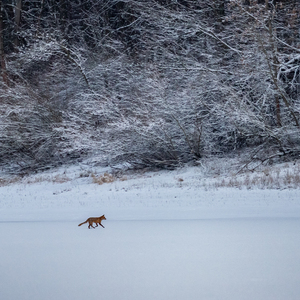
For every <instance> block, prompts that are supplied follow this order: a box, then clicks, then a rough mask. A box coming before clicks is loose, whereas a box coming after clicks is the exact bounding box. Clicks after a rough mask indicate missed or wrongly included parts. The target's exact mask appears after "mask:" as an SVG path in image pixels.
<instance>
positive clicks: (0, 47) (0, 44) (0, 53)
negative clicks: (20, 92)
mask: <svg viewBox="0 0 300 300" xmlns="http://www.w3.org/2000/svg"><path fill="white" fill-rule="evenodd" d="M2 7H3V1H2V0H0V71H1V76H2V79H3V82H4V83H5V84H6V85H7V84H8V78H7V73H6V64H5V54H4V37H3V15H2Z"/></svg>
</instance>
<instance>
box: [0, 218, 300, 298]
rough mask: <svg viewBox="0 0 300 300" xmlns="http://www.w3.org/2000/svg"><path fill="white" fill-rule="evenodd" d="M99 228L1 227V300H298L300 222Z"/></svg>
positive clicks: (39, 224) (177, 223) (192, 222)
mask: <svg viewBox="0 0 300 300" xmlns="http://www.w3.org/2000/svg"><path fill="white" fill-rule="evenodd" d="M103 223H104V224H105V226H106V228H105V229H103V228H97V229H95V230H88V229H87V227H85V226H81V227H77V223H75V222H11V223H9V222H3V223H0V240H1V247H0V257H1V263H0V267H1V270H2V271H1V273H0V290H1V299H7V300H17V299H22V300H41V299H43V300H57V299H60V300H64V299H65V300H69V299H73V300H77V299H78V300H80V299H106V300H119V299H120V300H121V299H122V300H126V299H128V300H139V299H143V300H148V299H149V300H150V299H151V300H152V299H157V300H160V299H161V300H165V299H174V300H177V299H178V300H179V299H189V300H193V299H195V300H198V299H224V300H227V299H228V300H241V299H249V300H253V299H256V300H276V299H278V300H281V299H282V300H283V299H289V300H293V299H294V300H296V299H299V295H300V252H299V249H300V236H299V232H300V220H299V219H283V218H281V219H276V218H275V219H271V218H268V219H265V218H260V219H210V220H209V219H206V220H180V221H175V220H169V221H155V220H152V221H109V220H107V221H104V222H103ZM85 225H86V224H85Z"/></svg>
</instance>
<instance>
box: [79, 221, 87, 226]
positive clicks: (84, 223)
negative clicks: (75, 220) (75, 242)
mask: <svg viewBox="0 0 300 300" xmlns="http://www.w3.org/2000/svg"><path fill="white" fill-rule="evenodd" d="M87 222H88V220H86V221H85V222H83V223H80V224H78V226H81V225H83V224H85V223H87Z"/></svg>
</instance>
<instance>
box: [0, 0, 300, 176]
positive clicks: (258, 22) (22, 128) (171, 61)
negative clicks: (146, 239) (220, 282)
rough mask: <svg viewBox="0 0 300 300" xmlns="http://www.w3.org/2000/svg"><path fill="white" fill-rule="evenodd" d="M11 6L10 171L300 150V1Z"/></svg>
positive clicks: (4, 90)
mask: <svg viewBox="0 0 300 300" xmlns="http://www.w3.org/2000/svg"><path fill="white" fill-rule="evenodd" d="M0 5H1V13H0V60H1V78H0V88H1V94H0V109H1V114H0V166H1V167H2V168H3V170H5V171H9V172H31V171H37V170H42V169H45V168H50V167H53V166H57V165H59V164H64V163H71V162H74V161H77V160H81V159H83V158H86V157H97V160H98V161H99V163H100V164H106V165H111V166H118V165H124V164H126V165H127V166H129V167H132V168H145V167H148V168H175V167H177V166H180V165H181V164H183V163H187V162H199V161H201V159H202V158H203V157H205V156H210V155H224V154H226V155H228V153H231V152H232V153H234V152H235V151H237V150H239V149H242V148H248V149H249V151H248V152H247V153H248V156H247V159H248V162H253V163H254V166H255V164H256V163H268V162H270V161H271V160H274V159H283V158H284V159H292V158H295V157H298V156H299V154H300V135H299V129H300V128H299V122H300V120H299V117H300V116H299V113H300V74H299V69H300V31H299V28H300V3H299V1H297V0H288V1H275V0H273V1H268V0H263V1H248V0H231V1H229V0H228V1H227V0H226V1H225V0H214V1H206V0H199V1H194V0H193V1H191V0H187V1H183V0H182V1H179V0H178V1H172V0H148V1H138V0H126V1H117V0H93V1H89V0H85V1H83V0H74V1H67V0H43V1H27V0H5V1H4V0H2V1H0Z"/></svg>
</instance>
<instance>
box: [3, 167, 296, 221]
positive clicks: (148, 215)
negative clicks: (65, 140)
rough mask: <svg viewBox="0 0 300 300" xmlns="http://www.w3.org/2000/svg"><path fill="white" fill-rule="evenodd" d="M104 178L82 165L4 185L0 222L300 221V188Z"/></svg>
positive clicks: (188, 175) (193, 174) (177, 178)
mask: <svg viewBox="0 0 300 300" xmlns="http://www.w3.org/2000/svg"><path fill="white" fill-rule="evenodd" d="M104 173H105V170H102V169H97V170H90V169H89V170H84V169H83V168H82V166H78V167H72V168H69V169H60V170H57V171H56V172H49V173H44V174H42V175H35V176H31V177H29V178H24V179H22V181H18V182H17V183H13V184H10V185H6V186H2V187H0V194H1V199H0V221H30V220H32V221H38V220H68V221H73V220H80V219H81V218H85V217H86V216H90V215H95V216H98V215H101V214H103V213H105V214H106V215H107V216H108V218H109V219H112V220H149V219H177V218H179V219H205V218H226V217H235V218H240V217H264V216H265V217H278V216H281V217H285V216H289V217H299V216H300V190H299V189H283V190H280V189H258V188H256V187H255V186H254V187H253V188H252V189H247V188H245V187H242V188H232V187H225V188H222V187H220V188H215V187H214V186H213V185H212V183H213V182H214V181H215V178H210V179H209V178H205V177H204V176H203V173H202V172H200V171H199V168H184V169H180V170H177V171H173V172H170V171H161V172H152V173H145V174H135V175H129V176H120V178H116V177H114V178H113V179H112V180H111V181H112V182H109V183H103V184H98V183H95V182H97V180H95V178H96V179H97V178H98V179H99V178H101V176H103V174H104ZM95 174H96V175H95ZM220 180H221V179H220ZM220 180H219V181H220ZM222 180H224V179H222ZM98 182H99V180H98Z"/></svg>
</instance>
